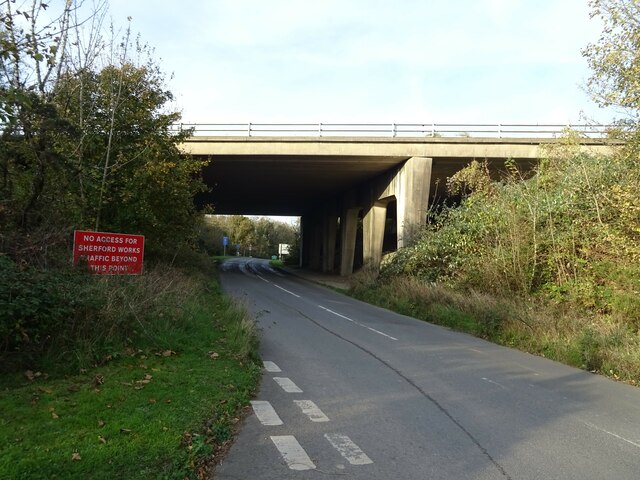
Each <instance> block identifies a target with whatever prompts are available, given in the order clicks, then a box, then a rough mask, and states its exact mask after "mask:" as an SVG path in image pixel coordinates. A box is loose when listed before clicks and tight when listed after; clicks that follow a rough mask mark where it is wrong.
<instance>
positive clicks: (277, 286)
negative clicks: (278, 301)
mask: <svg viewBox="0 0 640 480" xmlns="http://www.w3.org/2000/svg"><path fill="white" fill-rule="evenodd" d="M272 285H273V286H274V287H276V288H279V289H280V290H282V291H283V292H287V293H288V294H289V295H293V296H294V297H296V298H300V295H298V294H295V293H293V292H290V291H289V290H287V289H286V288H282V287H281V286H280V285H276V284H275V283H272Z"/></svg>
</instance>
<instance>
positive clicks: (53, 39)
mask: <svg viewBox="0 0 640 480" xmlns="http://www.w3.org/2000/svg"><path fill="white" fill-rule="evenodd" d="M15 3H16V2H15V1H13V0H6V1H4V2H3V1H2V0H0V123H2V126H1V127H0V137H1V140H2V141H1V142H0V254H2V253H9V254H10V255H11V256H12V257H14V258H15V259H17V260H18V259H19V260H21V261H26V262H31V263H32V262H34V261H37V260H38V259H43V257H45V258H44V261H45V262H46V256H47V255H48V253H47V252H49V251H51V250H54V249H53V248H52V247H53V246H55V245H59V246H61V247H65V248H67V247H68V245H67V243H68V241H69V238H70V233H71V231H72V230H73V229H75V228H80V229H96V230H98V229H102V230H110V231H121V232H132V233H141V234H143V235H145V236H146V237H147V239H148V243H147V245H148V249H147V251H148V252H149V251H151V252H153V251H155V252H158V253H160V252H165V253H170V252H174V251H175V250H176V247H177V245H179V244H180V243H183V242H185V241H188V240H190V239H191V238H192V237H193V236H194V234H195V226H196V223H197V222H198V218H199V215H198V214H197V213H196V212H195V209H194V206H193V200H192V199H193V196H194V195H195V194H196V193H197V192H199V191H200V190H201V189H202V188H203V187H204V186H203V184H202V182H201V180H200V178H199V175H198V174H199V171H200V169H201V164H200V163H198V162H196V161H194V160H193V159H191V158H190V157H188V156H186V155H183V154H181V152H180V151H179V149H178V145H179V144H180V143H181V142H183V141H184V140H185V137H187V136H188V135H189V134H190V132H188V131H187V132H180V133H175V134H174V132H173V131H172V129H171V125H172V124H173V123H175V122H178V121H179V119H180V115H179V113H177V112H176V111H175V110H172V109H171V106H170V102H171V101H172V100H173V97H172V94H171V92H170V91H168V89H167V88H166V86H165V82H164V75H163V74H162V72H161V71H160V69H159V68H158V66H157V64H156V63H155V62H154V61H153V59H152V58H151V55H150V54H149V52H150V49H149V48H148V47H147V46H145V45H141V44H140V43H139V42H137V41H136V42H132V41H131V40H130V38H131V36H130V29H129V28H127V29H126V30H125V33H124V35H122V36H121V35H119V34H117V33H115V29H114V28H113V27H111V38H110V40H108V41H105V40H104V38H103V36H102V35H103V31H102V19H103V18H104V13H105V10H104V6H105V2H104V1H99V2H98V3H97V5H98V9H99V10H98V11H97V12H92V13H91V14H89V16H88V18H85V19H80V18H79V15H80V14H79V9H80V7H81V5H82V3H83V2H82V0H64V3H63V5H62V13H60V15H58V16H57V17H56V15H55V14H54V13H53V12H47V15H42V13H43V11H44V10H47V9H48V8H49V7H48V4H46V3H44V2H42V1H40V0H25V1H24V2H22V3H19V5H20V6H19V7H15ZM49 17H52V18H54V20H53V21H51V22H48V23H47V21H46V18H49ZM89 20H91V21H89ZM82 25H85V26H88V27H89V31H88V32H87V31H86V28H85V27H83V26H82ZM134 57H135V58H136V61H134V60H133V58H134ZM138 59H142V60H138Z"/></svg>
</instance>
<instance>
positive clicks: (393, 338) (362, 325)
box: [318, 305, 398, 340]
mask: <svg viewBox="0 0 640 480" xmlns="http://www.w3.org/2000/svg"><path fill="white" fill-rule="evenodd" d="M318 307H319V308H321V309H323V310H325V311H327V312H329V313H332V314H334V315H336V316H337V317H340V318H344V319H345V320H348V321H350V322H351V323H354V324H356V325H358V326H359V327H363V328H366V329H367V330H371V331H372V332H375V333H377V334H378V335H382V336H383V337H387V338H389V339H391V340H398V339H397V338H395V337H392V336H391V335H387V334H386V333H384V332H381V331H380V330H376V329H375V328H371V327H369V326H367V325H364V324H362V323H360V322H356V321H355V320H354V319H352V318H349V317H347V316H345V315H342V314H341V313H338V312H334V311H333V310H329V309H328V308H327V307H323V306H322V305H318Z"/></svg>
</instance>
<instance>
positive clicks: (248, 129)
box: [247, 122, 251, 136]
mask: <svg viewBox="0 0 640 480" xmlns="http://www.w3.org/2000/svg"><path fill="white" fill-rule="evenodd" d="M247 135H249V136H251V122H249V123H247Z"/></svg>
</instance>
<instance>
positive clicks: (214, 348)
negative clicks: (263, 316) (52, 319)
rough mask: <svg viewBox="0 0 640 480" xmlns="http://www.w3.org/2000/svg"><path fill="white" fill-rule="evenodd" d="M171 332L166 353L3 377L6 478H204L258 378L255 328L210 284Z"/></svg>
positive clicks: (0, 434) (142, 352)
mask: <svg viewBox="0 0 640 480" xmlns="http://www.w3.org/2000/svg"><path fill="white" fill-rule="evenodd" d="M208 281H209V282H210V280H208ZM165 325H166V328H165V329H164V333H165V335H166V337H167V338H166V339H165V341H166V342H167V343H166V345H167V346H166V347H162V348H160V349H158V347H157V346H155V347H142V348H133V347H130V348H128V349H126V350H125V351H123V352H121V353H119V354H114V355H110V356H109V357H107V359H105V361H104V362H103V364H102V365H100V366H97V367H94V368H90V369H86V370H85V369H82V370H81V371H80V373H78V374H75V375H66V376H62V375H59V374H51V375H47V373H46V372H44V371H43V372H32V371H27V372H24V373H21V374H4V375H2V376H0V411H1V412H2V415H1V417H0V451H2V456H1V457H0V478H12V479H22V478H24V479H45V478H46V479H55V478H59V479H62V478H64V479H75V478H78V479H80V478H82V479H84V478H93V479H113V478H128V479H134V478H140V479H143V478H144V479H147V478H161V479H173V478H176V479H178V478H179V479H182V478H205V476H206V475H207V469H208V465H209V464H210V463H211V462H212V461H214V459H215V454H216V452H220V451H222V450H223V449H224V448H225V444H226V443H228V442H230V439H231V432H232V428H233V425H234V424H235V423H236V422H237V421H238V415H239V412H240V410H241V409H242V407H243V406H246V405H247V404H248V401H249V399H250V397H251V395H252V392H253V391H254V389H255V388H256V385H257V382H258V379H259V374H260V369H259V366H258V363H257V353H256V351H257V348H256V347H257V340H256V336H255V332H254V331H253V323H252V322H251V321H250V320H249V319H248V318H247V317H246V314H245V312H244V311H242V310H240V309H238V308H237V307H235V306H234V305H233V304H232V303H231V301H230V300H227V299H226V298H225V297H223V296H222V294H221V293H220V291H219V290H218V288H217V286H216V285H213V286H212V285H209V288H207V289H203V291H202V292H201V293H199V294H198V295H194V296H192V297H191V298H189V300H188V301H187V302H185V303H184V304H183V306H182V309H181V310H180V313H176V314H175V315H174V316H172V318H170V319H167V321H166V322H165Z"/></svg>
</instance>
